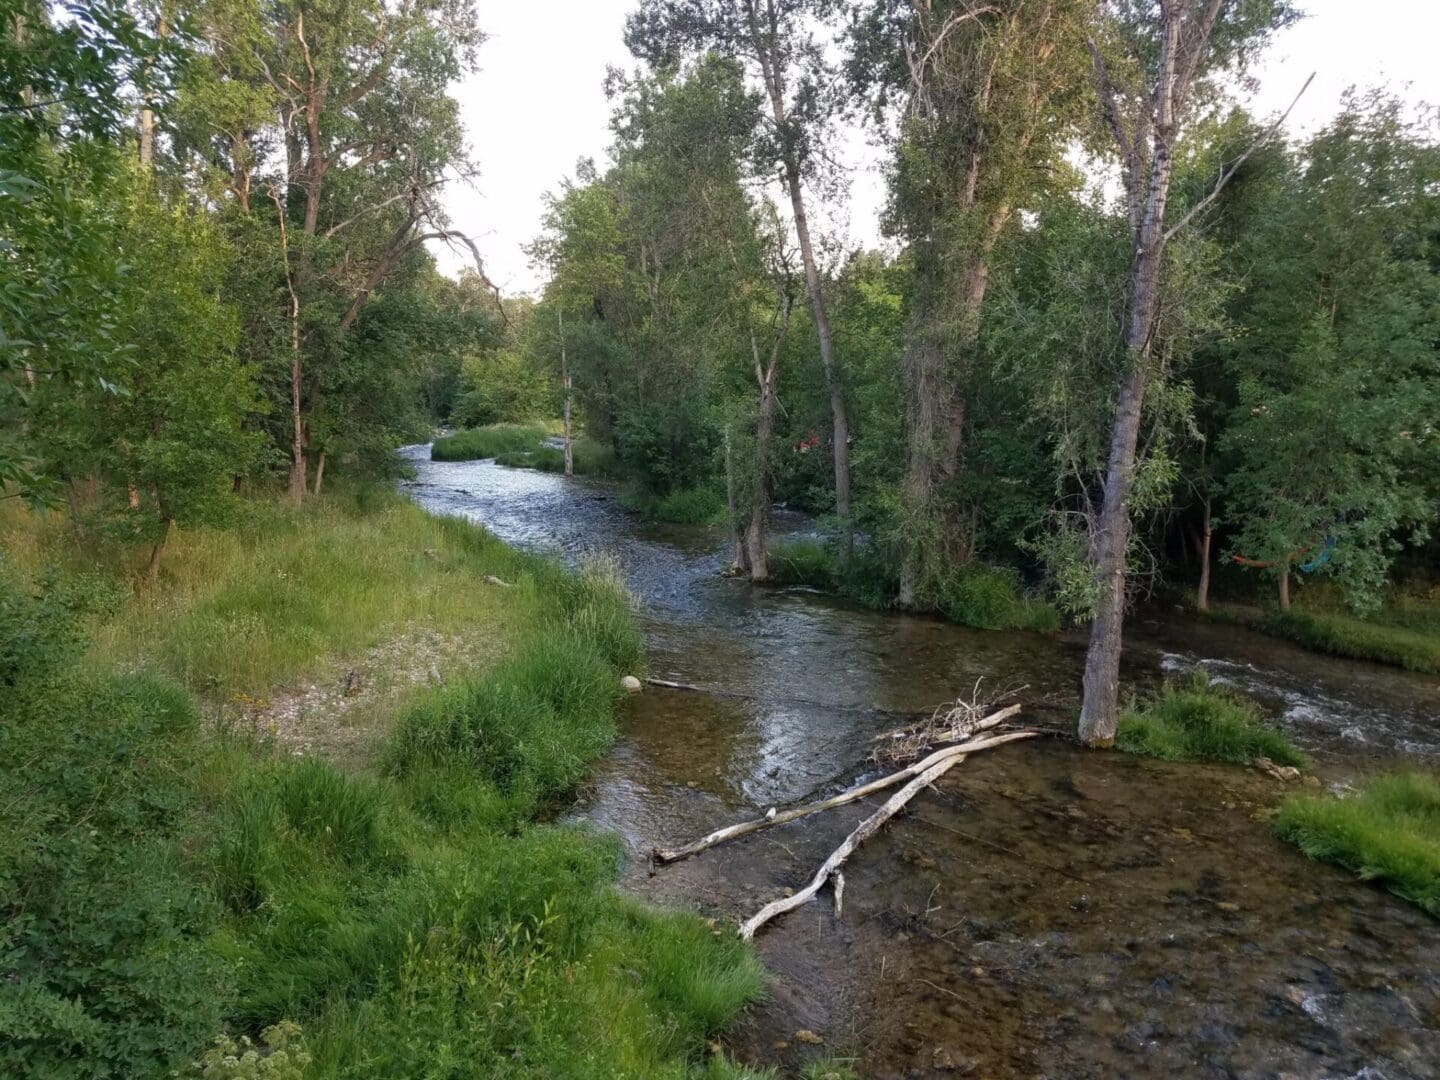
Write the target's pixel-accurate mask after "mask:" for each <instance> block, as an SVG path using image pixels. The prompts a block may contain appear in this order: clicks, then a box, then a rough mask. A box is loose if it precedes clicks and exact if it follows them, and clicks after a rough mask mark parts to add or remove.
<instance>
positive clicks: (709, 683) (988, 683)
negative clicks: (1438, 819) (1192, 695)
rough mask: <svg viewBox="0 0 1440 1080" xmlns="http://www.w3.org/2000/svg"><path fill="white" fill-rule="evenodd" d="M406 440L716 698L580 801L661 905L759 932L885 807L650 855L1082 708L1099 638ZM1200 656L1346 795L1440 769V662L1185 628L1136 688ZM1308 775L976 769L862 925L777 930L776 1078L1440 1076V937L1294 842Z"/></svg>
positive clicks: (1168, 630) (1198, 769) (1146, 658)
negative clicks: (766, 578)
mask: <svg viewBox="0 0 1440 1080" xmlns="http://www.w3.org/2000/svg"><path fill="white" fill-rule="evenodd" d="M403 453H404V454H405V456H406V457H408V458H409V459H411V460H412V461H413V463H414V465H415V467H416V477H415V479H414V480H413V481H409V482H406V483H405V484H404V485H403V486H404V487H405V489H406V490H407V491H408V492H409V494H410V495H411V496H412V497H413V498H415V499H416V500H417V501H418V502H419V503H420V504H421V505H423V506H425V507H427V508H428V509H430V510H433V511H435V512H438V513H445V514H454V515H458V516H463V517H465V518H468V519H470V520H473V521H475V522H477V523H479V524H482V525H484V526H485V527H486V528H488V529H490V530H491V531H493V532H495V533H496V534H497V535H499V536H500V537H501V538H502V539H504V540H506V541H509V542H511V543H515V544H518V545H520V546H523V547H527V548H531V549H535V550H540V551H546V552H551V553H554V554H557V555H559V556H560V557H562V558H564V559H566V560H568V561H572V562H574V561H577V560H580V559H583V558H584V557H586V556H588V555H591V554H597V553H600V554H604V555H606V556H608V557H611V558H614V559H616V560H618V562H619V564H620V566H621V567H622V569H623V571H624V574H625V576H626V579H627V581H628V582H629V584H630V587H631V589H632V591H633V592H634V594H635V596H636V598H637V604H638V612H639V615H640V618H641V620H642V623H643V625H644V628H645V631H646V635H647V639H648V642H649V648H650V651H649V667H650V671H649V673H650V674H651V675H656V676H660V677H663V678H668V679H673V680H677V681H681V682H685V683H689V684H695V685H698V686H701V687H704V688H706V689H708V690H711V691H712V693H694V692H689V691H671V690H663V689H654V688H652V689H647V690H646V691H645V692H644V693H642V694H639V695H636V696H635V697H634V698H632V699H631V700H630V701H629V702H628V703H627V705H626V707H625V709H624V710H623V711H622V715H621V717H620V738H619V740H618V742H617V744H616V747H615V749H614V751H613V752H612V753H611V754H610V755H608V756H607V757H606V758H605V759H604V760H603V761H601V762H599V763H597V766H596V768H595V770H594V772H593V776H592V781H591V783H590V784H589V785H588V786H587V788H586V790H585V791H584V792H583V794H582V797H581V799H580V801H579V802H578V803H577V805H576V807H575V808H574V809H573V811H572V812H571V816H573V817H574V818H575V819H577V820H585V821H589V822H591V823H593V824H594V825H596V826H598V827H601V828H604V829H608V830H614V831H615V832H618V833H619V834H620V835H621V836H622V837H623V838H624V840H625V843H626V845H627V847H628V849H629V851H630V852H631V855H632V857H631V858H630V860H629V863H628V870H627V874H626V878H625V887H626V888H628V889H630V890H633V891H634V892H635V893H636V894H638V895H641V896H643V897H646V898H648V899H651V900H654V901H657V902H673V903H683V904H687V905H690V906H692V907H698V908H700V909H701V910H702V911H704V912H706V913H708V914H711V915H716V916H724V917H727V918H734V917H736V916H741V917H745V916H748V915H750V914H752V913H753V912H754V911H755V910H756V909H758V908H759V907H760V906H762V905H763V904H764V903H765V902H767V901H769V900H772V899H774V898H776V897H777V896H779V895H781V894H782V892H783V891H784V890H785V889H786V888H796V887H799V886H800V885H802V884H803V883H804V882H806V881H808V880H809V878H810V876H811V875H812V874H813V873H814V871H815V869H816V868H817V867H818V866H819V864H820V863H821V862H822V861H823V859H824V858H825V856H826V855H827V854H828V853H829V851H831V850H832V849H833V848H834V847H836V846H837V845H838V844H839V842H840V841H841V840H842V839H843V838H844V836H845V834H846V833H847V832H848V831H849V830H850V829H852V828H853V827H854V826H855V824H857V823H858V822H859V821H860V820H861V819H862V818H863V817H864V816H865V815H866V814H867V813H868V812H869V811H870V809H872V808H873V807H870V806H867V805H866V804H857V805H854V806H849V807H845V808H842V809H839V810H835V811H829V812H827V813H826V814H824V815H820V816H818V817H816V818H810V819H807V820H806V821H803V822H798V823H795V824H793V825H788V826H784V827H782V828H779V829H776V830H772V831H768V832H762V833H759V834H756V835H755V836H752V837H747V838H745V839H742V840H739V841H736V842H734V843H732V844H729V845H724V846H721V847H719V848H716V849H714V850H712V851H709V852H705V853H703V854H701V855H699V856H697V857H695V858H692V859H690V860H687V861H685V862H682V863H679V864H676V865H673V866H669V867H664V868H661V869H659V870H658V871H655V872H652V871H651V868H650V866H649V861H648V858H647V853H648V852H649V851H650V850H651V849H652V848H653V847H654V846H656V845H657V844H665V845H673V844H678V843H681V842H684V841H688V840H691V839H694V838H695V837H697V836H700V835H702V834H704V833H706V832H708V831H710V830H711V829H713V828H715V827H717V826H719V825H722V824H728V823H730V822H732V821H737V820H741V819H744V818H747V817H751V816H755V814H756V812H757V811H760V812H763V811H764V810H765V809H767V808H769V807H771V806H775V805H778V804H784V803H789V802H792V801H794V800H797V799H802V798H805V797H807V796H812V795H817V794H824V793H830V792H832V791H834V790H838V789H839V788H840V787H843V786H846V785H848V784H849V783H850V782H852V781H854V780H855V778H856V777H857V776H860V775H861V774H863V773H865V772H866V771H867V768H869V769H870V770H872V771H873V766H867V765H866V761H867V759H868V757H869V754H870V751H871V749H872V743H873V739H874V738H875V736H876V735H877V734H878V733H880V732H881V731H883V730H886V729H887V728H889V727H892V726H894V725H895V723H896V716H897V714H910V713H918V712H926V711H928V710H930V709H931V708H933V707H934V706H936V705H938V704H940V703H942V702H945V701H948V700H951V699H954V698H955V697H956V696H957V695H962V694H966V693H968V692H970V691H971V690H972V689H973V688H974V686H975V685H976V683H977V681H980V683H981V686H982V687H992V688H996V689H1018V688H1020V687H1023V688H1024V689H1023V691H1022V692H1021V696H1022V697H1023V699H1024V700H1025V701H1026V702H1027V711H1028V713H1029V714H1030V719H1032V720H1033V721H1034V722H1037V723H1045V724H1048V725H1051V726H1054V725H1057V724H1061V723H1066V722H1068V720H1069V718H1070V717H1071V716H1073V710H1074V709H1075V708H1076V707H1077V706H1078V701H1077V693H1078V687H1079V682H1080V670H1081V665H1082V661H1083V657H1084V646H1085V642H1084V638H1083V636H1082V635H1079V634H1063V635H1038V634H1028V633H1001V632H990V631H976V630H968V629H966V628H963V627H958V626H954V625H951V624H947V623H944V622H941V621H938V620H934V619H929V618H923V617H911V616H902V615H892V614H885V613H878V612H872V611H865V610H861V609H857V608H854V607H852V606H849V605H847V604H844V603H841V602H838V601H835V600H833V599H831V598H828V597H825V596H821V595H818V594H815V593H813V592H810V591H807V590H794V589H789V590H781V589H766V588H757V587H754V586H751V585H749V584H748V583H746V582H743V581H736V580H731V579H727V578H723V577H721V576H720V574H719V571H720V569H721V568H722V565H723V563H722V559H723V551H724V548H725V544H724V539H725V538H724V536H723V535H722V534H721V533H720V532H719V531H717V530H713V529H706V528H701V527H693V526H669V525H656V524H653V523H647V522H643V521H640V520H638V519H637V518H635V517H634V516H633V515H630V514H628V513H627V512H625V511H624V510H623V509H622V508H621V507H619V506H618V505H617V504H616V502H615V498H614V491H613V489H612V488H611V487H610V486H608V485H606V484H604V483H601V482H597V481H591V480H587V479H583V478H582V479H570V480H567V479H565V478H564V477H560V476H555V475H552V474H547V473H540V472H534V471H529V470H517V469H506V468H502V467H500V466H497V465H494V464H493V463H490V462H463V463H445V462H431V461H430V460H429V455H428V447H426V446H416V447H409V448H406V450H405V451H403ZM806 527H807V523H806V522H805V521H804V519H802V518H800V517H798V516H795V517H791V516H788V515H785V514H781V515H779V516H778V518H777V529H778V530H779V531H781V532H784V531H786V530H803V529H805V528H806ZM1197 666H1199V667H1203V668H1205V669H1206V670H1207V671H1209V672H1210V673H1211V675H1212V677H1213V678H1217V679H1221V680H1224V681H1227V682H1230V683H1232V684H1234V685H1237V686H1239V687H1241V688H1242V689H1244V690H1245V691H1246V692H1247V693H1250V694H1252V695H1253V696H1255V697H1256V698H1257V699H1258V700H1259V701H1260V702H1261V703H1262V704H1263V705H1264V707H1265V708H1266V710H1267V712H1268V713H1269V714H1270V715H1271V716H1272V717H1273V719H1274V720H1275V722H1276V723H1277V724H1279V725H1280V726H1282V727H1283V728H1285V729H1286V730H1287V731H1288V732H1289V733H1290V734H1291V736H1292V737H1293V738H1294V739H1295V740H1296V741H1297V742H1299V743H1300V744H1301V745H1302V746H1304V747H1305V748H1306V749H1307V750H1308V751H1309V752H1310V753H1311V754H1312V755H1313V757H1314V759H1315V762H1316V771H1317V773H1318V774H1319V775H1320V776H1321V777H1322V778H1323V780H1324V782H1325V783H1327V784H1330V785H1334V786H1339V785H1343V784H1345V783H1347V782H1350V781H1351V780H1352V779H1353V778H1354V777H1355V776H1356V775H1358V774H1360V773H1363V772H1364V771H1367V770H1369V769H1372V768H1377V767H1381V766H1384V765H1388V764H1393V763H1394V762H1395V761H1396V760H1397V759H1399V760H1405V761H1411V762H1419V763H1422V764H1425V765H1427V766H1430V767H1433V766H1434V765H1435V764H1436V763H1437V762H1440V680H1437V679H1435V678H1431V677H1425V676H1419V675H1413V674H1409V673H1405V672H1401V671H1397V670H1395V669H1392V668H1385V667H1381V666H1378V665H1373V664H1365V663H1359V662H1350V661H1341V660H1336V659H1333V658H1328V657H1321V656H1317V655H1315V654H1311V653H1307V652H1305V651H1303V650H1300V649H1298V648H1296V647H1292V646H1290V645H1288V644H1286V643H1283V642H1277V641H1275V640H1273V639H1270V638H1266V637H1264V636H1262V635H1258V634H1255V633H1252V632H1250V631H1247V630H1243V629H1239V628H1233V627H1225V626H1219V625H1213V624H1202V623H1197V622H1195V621H1193V620H1189V619H1186V618H1184V617H1183V616H1182V615H1180V614H1178V613H1163V612H1161V613H1155V612H1150V613H1142V614H1141V615H1138V616H1137V617H1136V618H1135V619H1134V620H1133V621H1132V624H1131V625H1130V626H1129V627H1127V641H1126V652H1125V662H1124V671H1123V674H1124V677H1125V680H1126V685H1127V686H1128V687H1130V688H1132V689H1137V690H1139V689H1144V688H1147V687H1152V686H1154V685H1156V684H1158V683H1159V681H1160V680H1161V679H1162V678H1163V677H1164V676H1165V675H1167V674H1173V673H1178V672H1182V671H1184V670H1186V669H1189V668H1193V667H1197ZM1285 793H1286V791H1285V790H1284V789H1283V788H1282V786H1281V785H1279V784H1277V782H1275V781H1273V780H1271V779H1269V778H1267V777H1264V776H1261V775H1260V774H1258V773H1256V772H1253V771H1250V770H1244V769H1239V768H1233V767H1220V766H1209V765H1178V764H1170V763H1165V762H1159V761H1151V760H1147V759H1139V758H1134V757H1129V756H1126V755H1121V754H1113V753H1094V752H1089V751H1084V750H1081V749H1079V748H1078V747H1077V746H1075V745H1074V744H1073V743H1071V742H1069V741H1068V740H1064V739H1040V740H1034V741H1032V742H1028V743H1020V744H1016V745H1013V746H1006V747H1003V748H1000V749H997V750H994V751H989V752H986V753H983V754H979V755H976V756H975V757H973V758H971V759H970V760H969V761H968V762H966V763H965V764H964V765H962V766H960V767H959V768H957V769H955V770H953V771H952V772H951V773H949V774H948V775H947V776H946V777H945V778H944V779H943V780H942V781H941V783H940V784H939V785H938V789H937V790H934V791H930V792H926V793H924V794H922V795H921V796H920V797H919V798H917V799H916V800H915V801H914V802H913V803H912V804H911V806H910V809H909V811H908V812H907V813H906V814H905V815H903V816H902V817H900V818H897V819H895V820H894V821H893V822H892V823H891V824H890V825H889V826H887V827H886V829H885V830H884V831H883V832H882V833H881V835H879V836H877V837H876V838H874V839H872V840H871V841H869V842H868V843H867V844H866V846H865V847H864V848H862V849H861V851H860V852H859V853H858V854H857V855H855V856H854V857H853V858H852V859H851V860H850V862H849V863H847V866H846V882H847V883H846V889H845V906H844V913H843V918H842V919H839V920H837V919H836V918H835V915H834V912H833V909H832V906H831V903H830V898H829V890H828V889H827V890H826V891H824V892H822V894H821V896H820V898H819V899H818V900H817V901H816V902H813V903H811V904H809V905H806V906H805V907H802V908H800V909H799V910H798V911H796V912H794V913H793V914H791V915H788V916H785V917H783V918H782V919H781V920H780V921H778V922H776V923H774V924H772V925H771V926H769V927H767V928H766V929H764V930H762V931H761V933H760V935H759V936H758V938H757V946H758V949H759V952H760V955H761V957H762V958H763V960H764V961H765V963H766V965H767V967H768V968H769V969H770V971H771V973H772V984H771V990H770V994H769V996H768V998H767V999H766V1000H765V1001H764V1002H762V1003H760V1004H759V1005H757V1006H755V1007H753V1008H752V1009H751V1010H749V1011H748V1012H747V1014H746V1015H745V1016H744V1017H743V1018H742V1019H741V1020H740V1022H739V1023H738V1024H737V1025H736V1028H735V1030H733V1031H732V1032H730V1033H729V1034H728V1037H727V1042H728V1044H729V1045H730V1046H731V1047H732V1048H733V1052H734V1053H736V1054H737V1056H739V1057H741V1058H743V1059H744V1060H747V1061H751V1062H754V1063H757V1064H767V1065H779V1066H781V1067H782V1068H788V1067H792V1066H795V1065H798V1064H800V1063H801V1062H803V1061H806V1060H809V1059H812V1058H814V1057H815V1056H817V1054H823V1053H831V1054H835V1055H837V1056H840V1057H852V1058H854V1059H855V1068H856V1069H857V1071H859V1072H860V1073H861V1074H862V1075H865V1076H877V1077H902V1076H903V1077H912V1076H932V1075H933V1076H957V1075H973V1076H986V1077H1012V1076H1013V1077H1032V1076H1044V1077H1067V1078H1068V1077H1117V1076H1161V1075H1170V1076H1185V1077H1189V1076H1197V1077H1211V1076H1213V1077H1257V1078H1258V1077H1284V1076H1289V1077H1307V1078H1308V1077H1337V1078H1338V1077H1356V1078H1360V1077H1365V1078H1369V1080H1381V1078H1390V1080H1399V1078H1410V1077H1414V1078H1421V1077H1436V1076H1440V932H1437V931H1440V924H1437V923H1436V921H1435V920H1433V919H1431V918H1429V917H1428V916H1426V915H1425V914H1424V913H1423V912H1420V911H1419V910H1418V909H1415V908H1413V907H1411V906H1409V905H1407V904H1405V903H1404V902H1403V901H1400V900H1398V899H1396V898H1394V897H1391V896H1390V895H1388V894H1387V893H1384V892H1383V891H1381V890H1379V889H1378V888H1375V887H1373V886H1369V885H1366V884H1362V883H1358V882H1356V881H1354V880H1353V879H1352V878H1350V877H1349V876H1347V875H1346V874H1344V873H1343V872H1341V871H1339V870H1337V869H1335V868H1333V867H1329V866H1325V865H1322V864H1318V863H1315V862H1312V861H1310V860H1307V859H1305V858H1304V857H1302V856H1301V855H1299V854H1298V853H1297V852H1296V851H1294V850H1293V849H1291V848H1290V847H1288V846H1287V845H1285V844H1282V843H1280V842H1279V841H1278V840H1276V839H1275V838H1274V837H1273V835H1272V834H1271V832H1270V829H1269V826H1268V822H1267V821H1266V816H1267V811H1268V810H1270V809H1271V808H1273V806H1274V805H1275V804H1276V803H1277V801H1278V800H1279V799H1280V797H1281V796H1282V795H1284V794H1285ZM797 1032H803V1033H804V1034H803V1035H802V1037H801V1038H799V1039H797V1038H796V1033H797ZM812 1035H813V1036H814V1037H815V1038H818V1039H819V1040H821V1042H820V1043H816V1042H815V1041H814V1038H812Z"/></svg>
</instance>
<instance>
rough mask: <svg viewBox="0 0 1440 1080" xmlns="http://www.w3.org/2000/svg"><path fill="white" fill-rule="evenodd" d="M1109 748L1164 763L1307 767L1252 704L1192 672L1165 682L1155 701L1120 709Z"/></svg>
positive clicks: (1301, 755) (1299, 753)
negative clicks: (1261, 762)
mask: <svg viewBox="0 0 1440 1080" xmlns="http://www.w3.org/2000/svg"><path fill="white" fill-rule="evenodd" d="M1115 745H1116V747H1117V748H1118V749H1120V750H1124V751H1126V752H1127V753H1131V754H1145V755H1148V756H1150V757H1158V758H1165V759H1166V760H1169V761H1197V760H1198V761H1228V762H1233V763H1235V764H1240V765H1248V764H1251V763H1252V762H1254V761H1255V760H1256V759H1257V758H1261V757H1266V758H1269V759H1270V760H1271V761H1273V762H1275V763H1276V764H1277V765H1293V766H1295V767H1297V768H1304V767H1305V766H1306V764H1307V761H1306V758H1305V755H1304V754H1303V753H1302V752H1301V751H1300V750H1299V749H1298V748H1297V747H1296V746H1295V745H1294V744H1293V743H1291V742H1290V740H1289V739H1287V738H1286V737H1285V736H1284V735H1283V734H1282V733H1281V732H1279V731H1276V730H1275V729H1274V728H1272V727H1270V726H1269V725H1267V724H1266V723H1265V721H1264V720H1263V719H1262V717H1261V715H1260V710H1259V709H1258V708H1257V707H1256V706H1255V704H1254V703H1253V702H1251V701H1249V700H1247V699H1246V698H1244V697H1242V696H1240V695H1239V694H1237V693H1235V692H1234V691H1231V690H1228V689H1226V688H1225V687H1222V686H1217V685H1215V684H1213V683H1211V682H1209V681H1208V680H1207V679H1206V677H1205V674H1204V673H1203V672H1198V671H1197V672H1195V673H1194V674H1193V676H1192V677H1190V678H1188V679H1185V680H1181V681H1176V682H1171V683H1167V684H1166V685H1165V687H1164V688H1163V689H1162V690H1161V692H1160V694H1159V696H1158V697H1156V698H1154V699H1152V700H1150V701H1146V702H1143V703H1140V704H1134V705H1131V706H1130V707H1129V708H1128V709H1126V710H1125V714H1124V715H1123V716H1122V717H1121V718H1120V728H1119V732H1118V733H1117V737H1116V740H1115Z"/></svg>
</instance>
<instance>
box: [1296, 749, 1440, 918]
mask: <svg viewBox="0 0 1440 1080" xmlns="http://www.w3.org/2000/svg"><path fill="white" fill-rule="evenodd" d="M1275 829H1276V831H1277V832H1278V833H1279V835H1280V836H1281V837H1283V838H1284V839H1286V840H1289V841H1290V842H1291V843H1293V844H1295V845H1296V846H1297V847H1299V848H1300V850H1301V851H1303V852H1304V853H1305V854H1306V855H1308V856H1310V857H1311V858H1312V859H1324V860H1326V861H1328V862H1333V863H1338V864H1339V865H1340V866H1343V867H1345V868H1346V869H1347V870H1350V871H1351V872H1353V873H1355V874H1357V875H1359V876H1360V877H1361V878H1363V879H1365V880H1367V881H1368V880H1374V881H1378V882H1380V883H1381V884H1382V885H1384V886H1385V887H1386V888H1387V889H1389V890H1390V891H1391V892H1393V893H1395V894H1396V895H1397V896H1403V897H1404V898H1405V899H1407V900H1410V901H1412V902H1413V903H1416V904H1418V905H1420V907H1422V908H1424V909H1425V910H1426V911H1428V912H1429V913H1430V914H1431V915H1434V916H1436V917H1437V918H1440V777H1436V776H1432V775H1426V774H1424V773H1418V772H1414V773H1396V774H1391V775H1382V776H1375V777H1372V778H1371V779H1370V780H1368V781H1366V782H1365V783H1364V784H1363V785H1362V786H1361V787H1360V790H1359V791H1357V792H1356V793H1355V794H1353V795H1350V796H1347V797H1344V798H1340V797H1336V796H1333V795H1317V796H1306V795H1300V796H1294V797H1292V798H1291V799H1289V800H1287V801H1286V803H1285V804H1284V805H1283V806H1282V807H1281V808H1280V815H1279V817H1277V818H1276V819H1275Z"/></svg>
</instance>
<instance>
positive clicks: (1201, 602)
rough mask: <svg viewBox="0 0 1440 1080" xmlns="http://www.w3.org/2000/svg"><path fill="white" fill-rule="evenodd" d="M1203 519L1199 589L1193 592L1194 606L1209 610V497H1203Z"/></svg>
mask: <svg viewBox="0 0 1440 1080" xmlns="http://www.w3.org/2000/svg"><path fill="white" fill-rule="evenodd" d="M1204 515H1205V516H1204V519H1203V523H1202V525H1201V528H1200V587H1199V588H1198V589H1197V590H1196V591H1195V606H1196V607H1197V608H1199V609H1200V610H1201V611H1209V610H1210V496H1208V495H1207V496H1205V509H1204Z"/></svg>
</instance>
